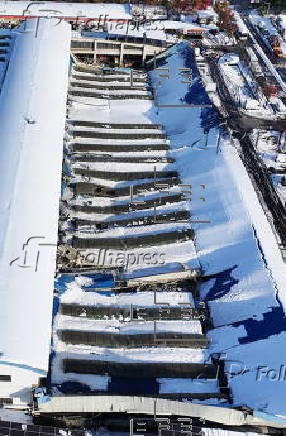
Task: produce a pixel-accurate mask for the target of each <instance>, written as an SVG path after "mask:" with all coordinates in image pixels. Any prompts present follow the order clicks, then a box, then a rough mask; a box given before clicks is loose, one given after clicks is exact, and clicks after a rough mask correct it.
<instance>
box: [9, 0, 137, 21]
mask: <svg viewBox="0 0 286 436" xmlns="http://www.w3.org/2000/svg"><path fill="white" fill-rule="evenodd" d="M4 15H11V16H23V15H25V16H29V15H31V16H47V15H52V16H59V17H74V18H76V17H86V18H101V19H102V20H104V17H105V19H106V20H107V19H131V18H132V16H131V14H130V11H129V5H127V4H116V3H112V4H108V3H61V2H50V1H49V2H41V1H40V2H30V1H0V16H4Z"/></svg>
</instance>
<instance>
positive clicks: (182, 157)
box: [151, 47, 286, 416]
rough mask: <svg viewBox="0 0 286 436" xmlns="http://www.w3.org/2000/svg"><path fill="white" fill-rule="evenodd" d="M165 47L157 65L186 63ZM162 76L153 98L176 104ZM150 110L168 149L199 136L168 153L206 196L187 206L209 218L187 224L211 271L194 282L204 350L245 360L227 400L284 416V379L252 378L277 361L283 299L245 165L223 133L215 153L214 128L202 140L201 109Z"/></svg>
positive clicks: (273, 248)
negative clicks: (207, 340)
mask: <svg viewBox="0 0 286 436" xmlns="http://www.w3.org/2000/svg"><path fill="white" fill-rule="evenodd" d="M172 50H173V53H174V54H173V56H172V57H169V58H168V59H167V65H164V66H168V67H169V68H171V70H172V69H173V68H174V67H181V66H182V67H183V66H191V60H190V63H189V62H188V58H187V62H188V63H187V65H186V51H185V49H184V48H180V47H176V48H174V49H172ZM153 75H154V74H153ZM166 82H167V83H165V84H164V85H162V87H161V91H160V92H159V103H160V104H171V103H172V104H181V100H180V98H181V97H183V96H184V95H185V94H186V93H187V92H188V88H187V85H184V84H179V83H178V82H176V81H175V77H174V78H173V81H172V82H171V83H176V86H170V82H169V83H168V81H166ZM195 91H196V89H194V88H193V94H192V90H191V92H190V99H191V97H192V96H193V101H192V102H195V100H196V99H197V100H198V99H199V98H200V96H199V92H198V93H197V94H196V93H195ZM151 116H152V119H153V120H154V122H157V123H158V122H161V123H164V124H165V126H166V131H167V133H168V134H169V135H170V136H169V138H170V139H171V144H172V147H173V148H174V149H175V148H177V149H178V148H179V147H182V146H183V145H184V144H186V142H187V141H190V142H191V141H192V140H195V139H197V138H199V139H200V140H201V141H200V144H199V146H195V147H193V148H182V149H181V151H180V152H177V153H176V157H177V163H178V168H179V170H180V174H181V178H182V180H183V182H184V183H190V184H192V186H193V187H194V192H197V191H198V189H199V187H200V185H201V184H205V185H206V189H205V193H206V201H203V202H202V201H200V199H199V198H198V196H194V198H193V201H192V213H193V214H194V215H197V216H200V218H204V219H210V220H211V222H210V223H209V224H195V225H194V227H195V231H196V247H197V254H198V257H199V260H200V263H201V266H202V268H203V270H204V272H205V275H208V274H214V273H218V276H217V278H215V279H211V280H209V282H207V283H204V284H203V285H202V286H201V295H202V296H204V297H205V298H206V300H208V301H209V305H210V309H211V314H212V317H213V320H214V324H215V328H214V329H213V330H212V331H210V332H209V336H210V337H211V339H212V344H211V348H210V350H209V351H210V352H223V353H225V356H226V360H234V361H237V360H239V361H240V362H242V365H243V364H245V365H246V368H247V369H246V373H245V374H239V372H242V369H241V367H239V366H238V367H235V368H232V371H230V372H235V370H236V373H238V375H234V376H232V377H231V378H230V387H231V388H232V390H233V395H234V402H235V403H244V404H247V405H249V406H250V407H254V408H256V409H260V410H264V411H268V412H270V413H275V414H277V415H284V416H285V415H286V409H285V404H284V402H283V401H281V399H282V398H283V395H284V394H283V391H284V390H285V381H284V380H280V381H279V380H278V381H273V380H271V379H270V377H268V376H266V377H263V378H262V380H261V381H257V380H256V372H257V371H258V367H259V365H269V368H270V369H271V368H273V369H277V370H278V371H279V368H280V365H282V364H283V363H284V361H283V357H282V356H281V350H282V349H283V347H284V343H285V333H284V330H285V328H286V324H285V323H286V319H285V316H284V310H283V309H282V308H281V305H280V301H281V302H282V304H283V307H285V285H286V267H285V265H284V263H283V261H282V258H281V254H280V251H279V249H278V247H277V244H276V243H275V238H274V235H273V234H272V232H271V228H270V224H269V223H268V221H267V218H266V216H265V214H264V212H263V210H262V207H261V206H260V204H259V202H258V200H257V197H256V194H255V192H254V190H253V188H252V186H251V183H250V181H249V179H248V177H247V175H246V170H245V168H244V167H243V165H242V163H241V161H240V159H239V156H238V154H237V151H236V150H235V148H234V146H233V144H232V143H231V142H230V141H228V140H224V141H223V143H222V144H221V152H219V153H216V138H217V134H218V131H217V129H216V128H213V129H211V131H210V134H209V139H208V146H207V147H204V146H203V144H204V137H203V131H202V127H203V126H209V127H211V125H210V124H208V122H210V121H211V120H212V118H211V114H210V113H209V111H208V110H206V109H204V108H192V109H188V108H183V107H182V108H175V109H174V108H171V107H169V108H159V109H157V110H156V109H154V110H153V113H152V115H151ZM174 152H175V151H174ZM186 163H187V164H186ZM278 265H279V266H278ZM250 320H251V321H250ZM235 323H236V324H235ZM230 364H231V363H229V365H230ZM239 369H241V371H239Z"/></svg>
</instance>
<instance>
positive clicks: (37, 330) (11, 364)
mask: <svg viewBox="0 0 286 436" xmlns="http://www.w3.org/2000/svg"><path fill="white" fill-rule="evenodd" d="M11 37H12V38H14V43H13V49H12V51H11V57H10V62H9V66H8V69H7V71H6V77H5V81H4V84H3V87H2V90H1V95H0V123H1V126H2V127H1V132H0V142H1V149H0V156H1V163H0V166H1V188H0V198H1V205H0V216H1V236H0V241H1V244H0V246H1V249H0V272H1V280H0V300H1V313H0V355H1V360H0V384H1V386H0V388H1V395H0V396H1V398H0V403H1V402H2V403H5V402H6V403H7V402H12V401H13V402H14V403H27V402H28V401H29V399H30V398H29V396H30V392H31V389H30V388H31V386H32V385H33V384H35V383H37V382H38V380H39V377H43V376H45V375H46V373H47V369H48V359H49V347H50V338H51V320H52V300H53V282H54V272H55V267H56V245H57V233H58V213H59V197H60V193H61V167H62V151H63V145H62V141H63V135H64V128H65V115H66V93H67V86H68V70H69V62H70V40H71V31H70V26H68V25H67V24H66V23H64V22H61V23H58V22H57V21H56V20H52V19H50V20H47V19H40V20H39V21H38V22H37V20H30V21H28V22H27V23H26V24H25V26H23V27H22V29H21V31H19V29H18V30H17V33H15V34H13V32H11ZM51 59H53V60H54V62H51ZM19 71H21V74H19ZM1 379H4V382H3V383H2V382H1Z"/></svg>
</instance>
